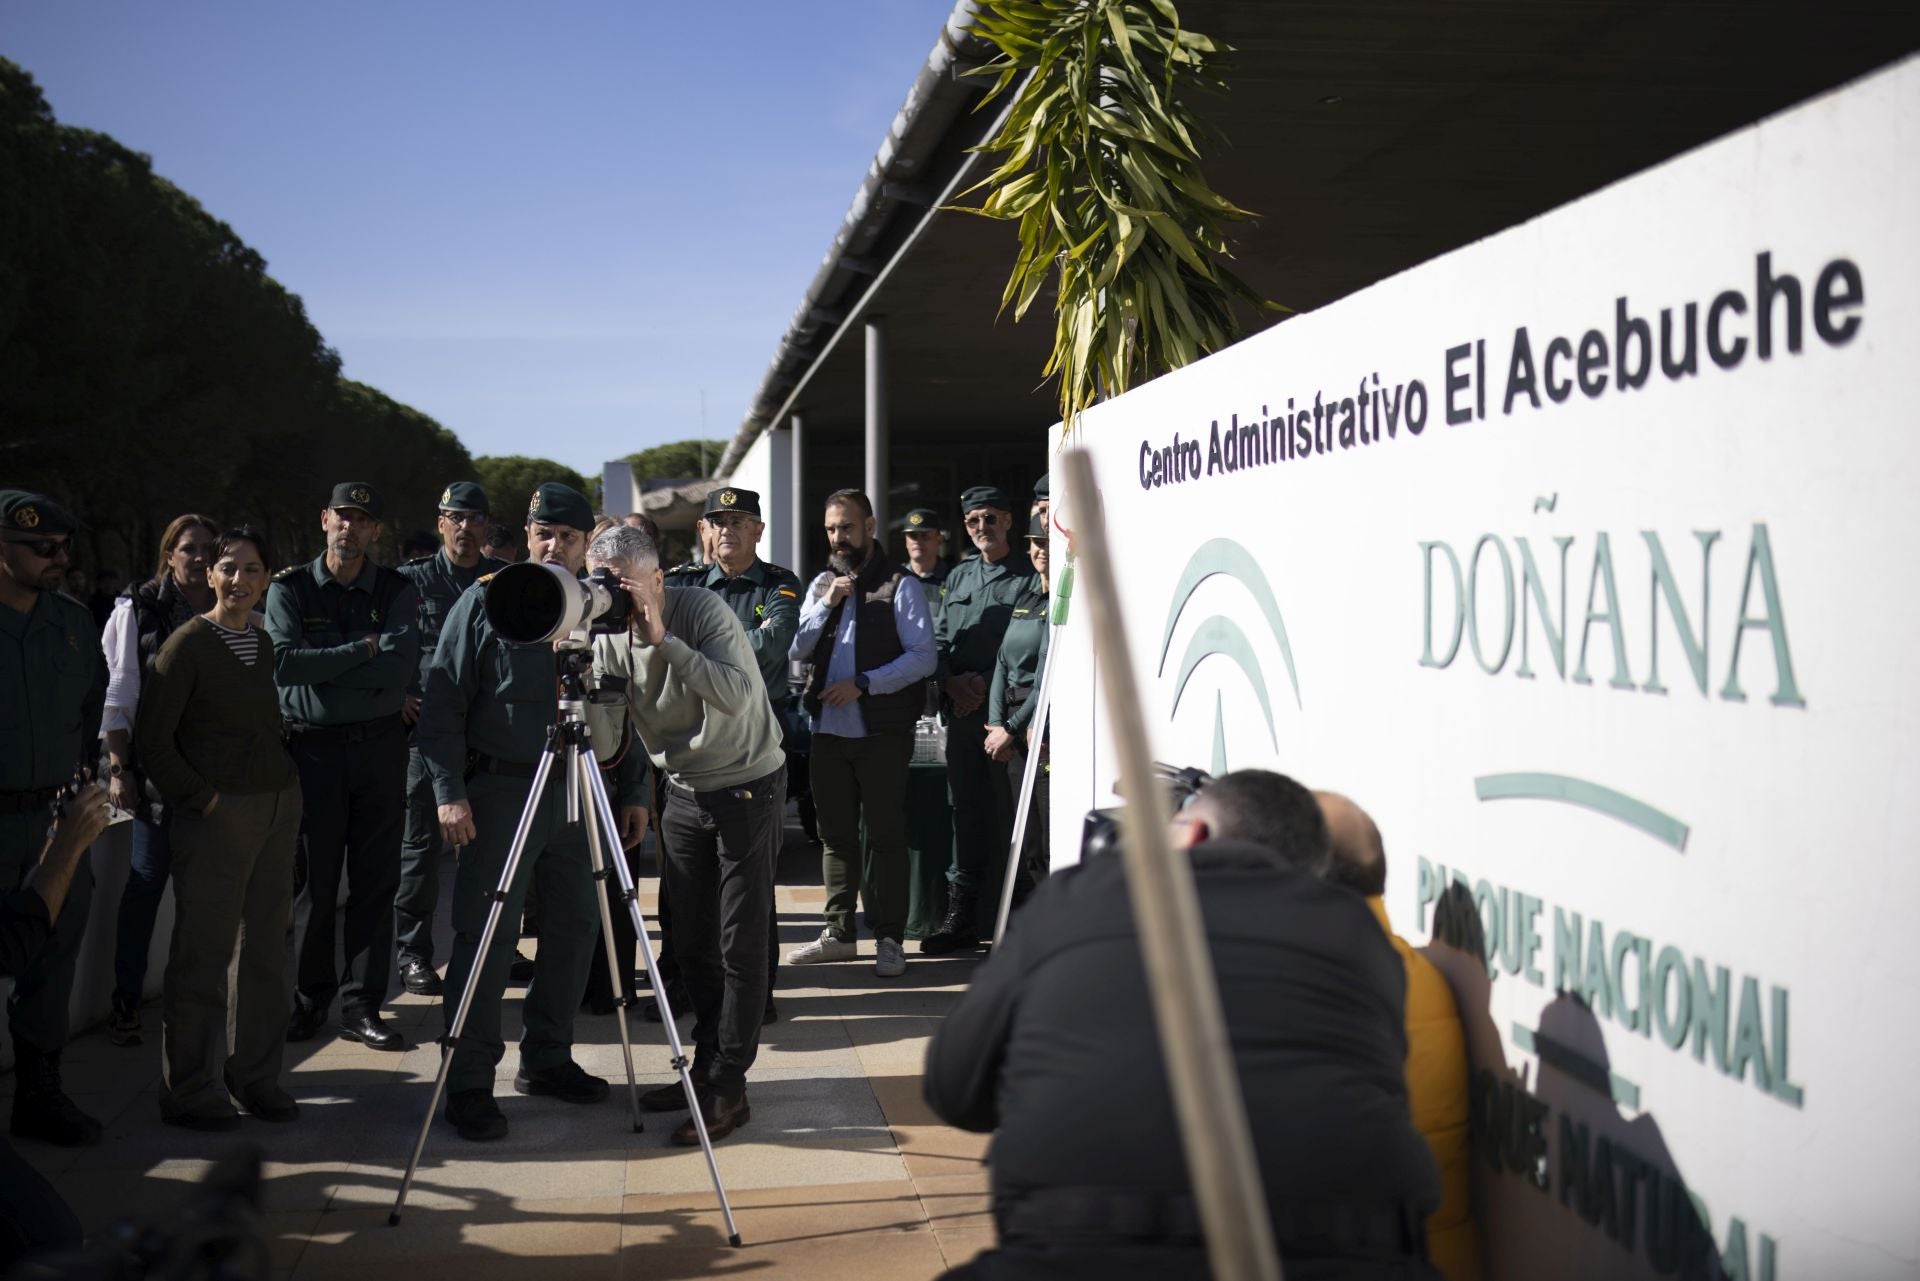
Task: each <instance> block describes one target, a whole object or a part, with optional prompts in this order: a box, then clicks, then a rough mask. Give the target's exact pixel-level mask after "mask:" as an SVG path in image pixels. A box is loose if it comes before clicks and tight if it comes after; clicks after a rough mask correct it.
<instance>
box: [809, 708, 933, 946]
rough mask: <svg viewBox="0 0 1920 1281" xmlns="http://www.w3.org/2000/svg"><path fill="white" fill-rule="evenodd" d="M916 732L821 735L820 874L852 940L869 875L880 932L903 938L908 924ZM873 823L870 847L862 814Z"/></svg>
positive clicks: (843, 932) (817, 755) (842, 933)
mask: <svg viewBox="0 0 1920 1281" xmlns="http://www.w3.org/2000/svg"><path fill="white" fill-rule="evenodd" d="M912 763H913V732H912V731H911V730H907V731H902V732H899V733H893V734H869V735H867V736H866V737H864V738H843V737H841V736H840V735H838V734H815V735H814V736H813V760H812V762H811V770H812V778H813V804H814V810H815V812H816V815H817V817H818V820H819V825H820V845H821V852H820V874H821V879H822V880H823V881H824V882H825V884H826V890H827V911H826V917H827V928H828V929H830V930H832V931H833V934H834V937H835V938H839V939H843V940H845V941H848V942H851V941H853V940H854V939H856V938H858V937H859V933H860V931H859V930H858V928H857V927H856V926H855V924H854V909H855V908H856V907H857V906H858V900H859V898H860V896H861V889H862V886H861V880H862V876H861V871H862V867H863V865H864V867H865V870H866V873H867V876H866V885H865V890H866V903H867V923H868V924H869V925H871V926H872V927H873V936H874V937H875V938H876V939H883V938H886V939H892V940H893V941H894V942H896V943H899V942H903V941H905V939H906V936H907V935H906V930H907V767H908V766H909V765H911V764H912ZM863 819H864V820H865V823H866V840H865V842H864V846H865V848H864V849H863V848H862V841H861V831H860V827H861V821H862V820H863Z"/></svg>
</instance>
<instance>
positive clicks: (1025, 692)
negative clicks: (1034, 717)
mask: <svg viewBox="0 0 1920 1281" xmlns="http://www.w3.org/2000/svg"><path fill="white" fill-rule="evenodd" d="M1000 697H1001V702H1002V703H1004V704H1005V705H1006V706H1008V707H1024V706H1026V702H1027V700H1028V699H1030V698H1032V697H1033V686H1031V685H1009V686H1007V692H1006V693H1005V694H1002V695H1001V696H1000Z"/></svg>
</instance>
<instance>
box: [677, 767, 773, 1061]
mask: <svg viewBox="0 0 1920 1281" xmlns="http://www.w3.org/2000/svg"><path fill="white" fill-rule="evenodd" d="M786 808H787V778H786V770H785V768H784V767H783V768H781V769H779V770H776V771H775V772H774V773H772V774H769V775H767V776H766V777H764V778H758V779H754V780H753V781H752V782H749V783H745V784H742V785H741V786H739V787H734V788H722V789H719V790H716V791H711V792H699V793H694V792H689V791H686V790H683V789H681V788H678V787H674V788H672V789H671V795H670V796H669V797H668V800H667V812H666V814H665V816H664V818H663V820H662V822H661V826H662V827H663V828H664V829H665V831H666V834H667V860H666V868H665V878H666V886H667V891H668V893H669V894H670V895H671V897H672V899H673V912H674V924H673V947H674V952H675V954H676V955H677V956H678V957H679V960H680V982H681V984H682V985H683V986H684V987H685V988H686V989H687V994H688V995H689V996H690V997H691V998H692V1000H693V1014H694V1023H693V1043H694V1065H695V1067H696V1068H705V1069H706V1073H707V1080H708V1082H709V1084H710V1085H711V1086H712V1087H713V1089H714V1091H715V1092H716V1093H718V1094H721V1095H723V1096H726V1097H728V1098H732V1097H736V1096H738V1095H739V1093H740V1092H741V1091H742V1090H744V1089H745V1088H746V1079H747V1069H748V1068H750V1067H752V1066H753V1060H754V1056H755V1055H756V1054H758V1053H759V1049H760V1020H761V1016H762V1015H763V1014H765V1012H766V1004H767V990H768V989H767V963H768V958H767V933H768V929H767V922H768V921H769V920H770V919H771V916H772V910H773V868H774V862H775V859H776V858H777V856H778V855H779V852H780V836H781V831H782V828H783V827H784V825H785V821H786Z"/></svg>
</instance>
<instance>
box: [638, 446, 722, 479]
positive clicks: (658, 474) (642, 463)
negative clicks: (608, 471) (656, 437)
mask: <svg viewBox="0 0 1920 1281" xmlns="http://www.w3.org/2000/svg"><path fill="white" fill-rule="evenodd" d="M726 449H727V442H726V441H724V440H676V441H674V442H672V443H671V444H666V445H655V446H654V447H653V448H652V449H643V450H641V451H640V452H639V453H637V454H628V455H627V457H626V460H625V461H626V462H627V464H628V465H629V466H631V467H632V468H633V479H634V483H635V484H638V485H641V486H644V485H645V484H646V483H647V482H648V481H650V480H665V479H669V478H678V477H702V476H705V475H706V474H707V472H708V470H709V469H710V468H712V467H713V466H714V465H715V464H717V463H718V462H719V461H720V455H721V454H723V453H725V452H726Z"/></svg>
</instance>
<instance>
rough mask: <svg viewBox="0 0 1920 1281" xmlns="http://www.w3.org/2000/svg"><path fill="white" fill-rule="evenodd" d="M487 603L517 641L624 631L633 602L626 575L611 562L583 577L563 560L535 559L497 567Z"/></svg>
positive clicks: (497, 626) (493, 619)
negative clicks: (556, 562) (623, 582)
mask: <svg viewBox="0 0 1920 1281" xmlns="http://www.w3.org/2000/svg"><path fill="white" fill-rule="evenodd" d="M484 604H485V606H486V610H487V621H488V622H490V623H492V624H493V630H494V631H496V632H498V633H500V635H501V636H502V637H504V638H505V639H507V640H509V641H512V642H514V643H515V644H517V645H538V644H543V643H550V642H553V641H557V640H560V639H562V638H563V637H567V636H577V637H579V638H581V639H585V638H586V637H587V636H589V635H600V634H604V633H609V632H624V631H626V630H627V616H628V614H629V613H630V612H631V611H632V608H633V601H632V599H631V598H630V597H629V596H628V595H627V592H626V589H625V588H624V587H622V586H620V575H618V574H616V573H614V572H613V571H612V570H611V569H608V568H606V567H605V566H602V567H601V568H599V569H596V570H594V571H593V572H592V573H591V574H588V575H587V576H586V577H585V578H578V577H576V576H575V575H574V573H573V571H571V570H569V569H566V568H564V567H562V566H560V565H546V564H539V563H536V562H534V561H521V562H519V563H518V564H514V565H509V566H507V567H506V568H505V569H503V570H500V571H498V572H497V573H495V574H494V576H493V577H492V578H491V579H489V580H488V582H487V595H486V599H485V602H484Z"/></svg>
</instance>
